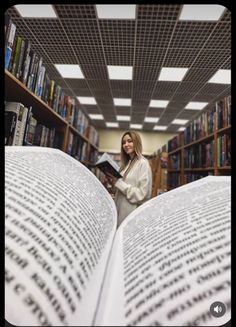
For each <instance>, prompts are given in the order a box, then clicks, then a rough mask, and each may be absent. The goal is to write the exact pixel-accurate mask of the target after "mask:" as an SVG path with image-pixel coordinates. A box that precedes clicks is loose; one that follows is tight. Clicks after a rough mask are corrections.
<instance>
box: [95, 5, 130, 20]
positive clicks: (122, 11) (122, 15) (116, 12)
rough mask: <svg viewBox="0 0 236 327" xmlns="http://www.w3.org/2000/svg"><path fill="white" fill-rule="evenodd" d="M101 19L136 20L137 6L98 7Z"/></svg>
mask: <svg viewBox="0 0 236 327" xmlns="http://www.w3.org/2000/svg"><path fill="white" fill-rule="evenodd" d="M96 8H97V14H98V18H99V19H135V10H136V6H135V5H96Z"/></svg>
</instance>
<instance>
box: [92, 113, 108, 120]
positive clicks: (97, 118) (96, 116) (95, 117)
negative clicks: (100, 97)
mask: <svg viewBox="0 0 236 327" xmlns="http://www.w3.org/2000/svg"><path fill="white" fill-rule="evenodd" d="M89 117H90V118H91V119H94V120H103V119H104V117H103V115H98V114H89Z"/></svg>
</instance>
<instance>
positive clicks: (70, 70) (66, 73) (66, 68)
mask: <svg viewBox="0 0 236 327" xmlns="http://www.w3.org/2000/svg"><path fill="white" fill-rule="evenodd" d="M54 66H55V67H56V69H57V70H58V72H59V73H60V75H61V76H62V77H64V78H84V75H83V73H82V71H81V69H80V66H79V65H61V64H54Z"/></svg>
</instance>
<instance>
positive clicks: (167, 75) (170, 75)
mask: <svg viewBox="0 0 236 327" xmlns="http://www.w3.org/2000/svg"><path fill="white" fill-rule="evenodd" d="M187 71H188V68H175V67H163V68H162V69H161V73H160V76H159V78H158V80H159V81H172V82H179V81H182V79H183V78H184V76H185V74H186V73H187Z"/></svg>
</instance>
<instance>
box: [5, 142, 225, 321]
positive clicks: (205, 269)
mask: <svg viewBox="0 0 236 327" xmlns="http://www.w3.org/2000/svg"><path fill="white" fill-rule="evenodd" d="M5 184H6V191H5V213H6V224H5V235H6V237H5V245H6V249H5V269H6V272H5V318H6V320H7V321H8V322H9V323H11V324H13V325H17V326H27V325H30V326H53V325H54V326H197V325H200V326H220V325H223V324H225V323H226V322H228V321H229V320H230V317H231V309H230V307H231V287H230V282H231V279H230V276H231V273H230V272H231V259H230V258H231V256H230V250H231V242H230V234H231V233H230V230H231V219H230V217H231V196H230V193H231V185H230V177H219V176H209V177H206V178H203V179H201V180H198V181H195V182H192V183H190V184H187V185H184V186H181V187H179V188H177V189H174V190H172V191H169V192H167V193H164V194H162V195H160V196H158V197H156V198H153V199H151V200H149V201H148V202H146V203H145V204H143V205H142V206H140V207H139V208H137V209H136V210H135V211H134V212H133V213H131V214H130V215H129V217H127V219H126V220H124V222H123V223H122V224H121V225H120V227H119V228H118V229H117V230H116V226H117V216H116V209H115V205H114V202H113V200H112V198H111V196H110V195H109V193H108V192H107V191H106V189H105V188H104V187H103V186H102V184H101V183H100V182H99V180H98V179H97V178H96V177H95V176H94V175H93V174H92V173H91V172H90V171H89V170H88V169H87V168H86V167H85V166H83V165H82V164H81V163H79V162H78V161H76V160H75V159H73V158H72V157H70V156H69V155H67V154H65V153H63V152H62V151H60V150H57V149H49V148H41V147H20V146H18V147H6V148H5ZM216 301H220V302H223V303H224V304H225V307H226V313H225V314H224V315H223V316H222V317H220V318H216V317H214V316H213V315H212V314H211V313H210V306H211V304H212V303H213V302H216Z"/></svg>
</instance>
